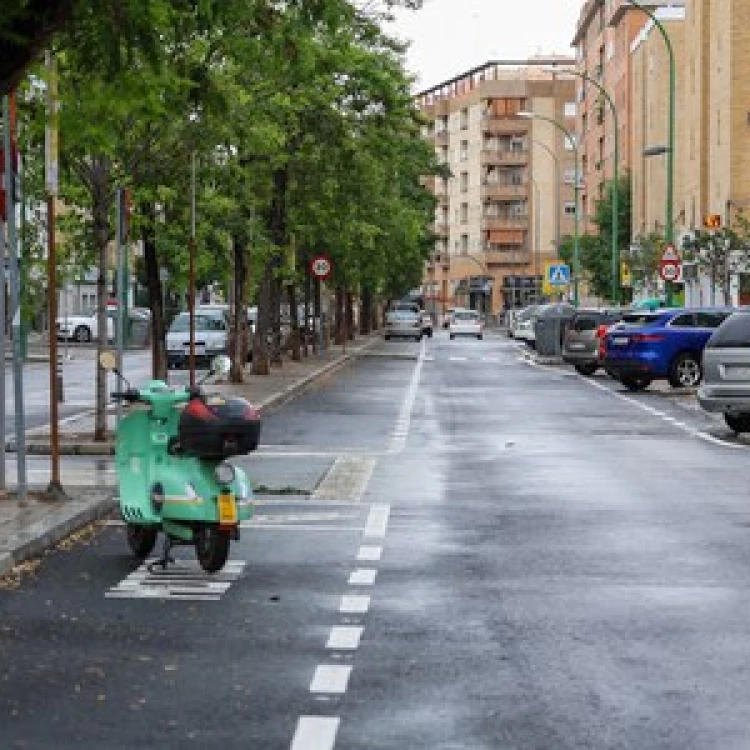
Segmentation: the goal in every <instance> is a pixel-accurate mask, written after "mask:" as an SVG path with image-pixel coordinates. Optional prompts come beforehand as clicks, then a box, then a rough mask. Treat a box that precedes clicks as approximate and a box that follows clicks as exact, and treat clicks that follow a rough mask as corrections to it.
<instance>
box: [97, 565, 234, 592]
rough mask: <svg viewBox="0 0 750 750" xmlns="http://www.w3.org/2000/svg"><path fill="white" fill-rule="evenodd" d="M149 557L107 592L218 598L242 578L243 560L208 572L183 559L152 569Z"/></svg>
mask: <svg viewBox="0 0 750 750" xmlns="http://www.w3.org/2000/svg"><path fill="white" fill-rule="evenodd" d="M152 562H153V560H147V561H146V562H144V563H143V565H141V566H140V567H139V568H138V569H137V570H134V571H133V572H132V573H131V574H130V575H129V576H127V577H126V578H124V579H123V580H122V581H120V582H119V583H118V584H117V585H116V586H113V587H112V588H110V589H109V590H108V591H106V592H105V594H104V596H105V597H106V598H107V599H169V600H174V601H202V602H216V601H219V599H221V597H222V596H223V595H224V594H226V592H227V591H228V590H229V587H230V586H231V585H232V584H233V583H234V582H235V581H236V580H237V579H239V578H240V576H241V575H242V572H243V570H244V569H245V565H246V562H245V561H244V560H230V561H229V562H227V564H226V565H225V566H224V568H223V569H222V570H221V571H219V572H218V573H206V572H205V571H204V570H202V569H201V567H200V566H199V565H198V563H197V562H194V561H190V560H180V561H179V562H178V563H177V564H174V565H170V566H169V567H167V569H166V570H155V571H154V572H153V573H152V572H151V571H149V569H148V565H149V564H150V563H152Z"/></svg>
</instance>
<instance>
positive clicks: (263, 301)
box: [252, 260, 273, 375]
mask: <svg viewBox="0 0 750 750" xmlns="http://www.w3.org/2000/svg"><path fill="white" fill-rule="evenodd" d="M271 284H273V260H269V261H267V262H266V267H265V268H264V270H263V278H262V279H261V281H260V286H259V288H258V320H257V321H256V323H255V336H254V337H253V368H252V373H253V375H268V374H270V362H269V351H268V333H269V331H270V330H271Z"/></svg>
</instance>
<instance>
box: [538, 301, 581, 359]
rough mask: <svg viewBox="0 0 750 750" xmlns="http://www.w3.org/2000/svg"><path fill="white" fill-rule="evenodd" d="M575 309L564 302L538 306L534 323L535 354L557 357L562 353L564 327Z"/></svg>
mask: <svg viewBox="0 0 750 750" xmlns="http://www.w3.org/2000/svg"><path fill="white" fill-rule="evenodd" d="M575 311H576V309H575V307H573V306H572V305H568V304H566V303H564V302H554V303H552V304H549V305H542V306H541V307H540V308H539V310H538V312H537V319H536V323H535V325H534V339H535V342H536V351H537V354H540V355H542V356H545V357H559V356H560V355H561V354H562V341H563V336H564V335H565V327H566V326H567V324H568V323H569V322H570V320H572V318H573V314H574V313H575Z"/></svg>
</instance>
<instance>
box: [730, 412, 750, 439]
mask: <svg viewBox="0 0 750 750" xmlns="http://www.w3.org/2000/svg"><path fill="white" fill-rule="evenodd" d="M724 421H725V422H726V423H727V427H729V429H730V430H731V431H732V432H734V433H737V434H738V435H739V434H740V433H741V432H750V414H746V413H745V414H729V413H728V412H725V413H724Z"/></svg>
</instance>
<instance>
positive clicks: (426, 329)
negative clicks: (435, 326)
mask: <svg viewBox="0 0 750 750" xmlns="http://www.w3.org/2000/svg"><path fill="white" fill-rule="evenodd" d="M420 315H421V316H422V335H423V336H427V338H428V339H431V338H432V315H430V313H428V312H426V311H425V310H422V312H421V313H420Z"/></svg>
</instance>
